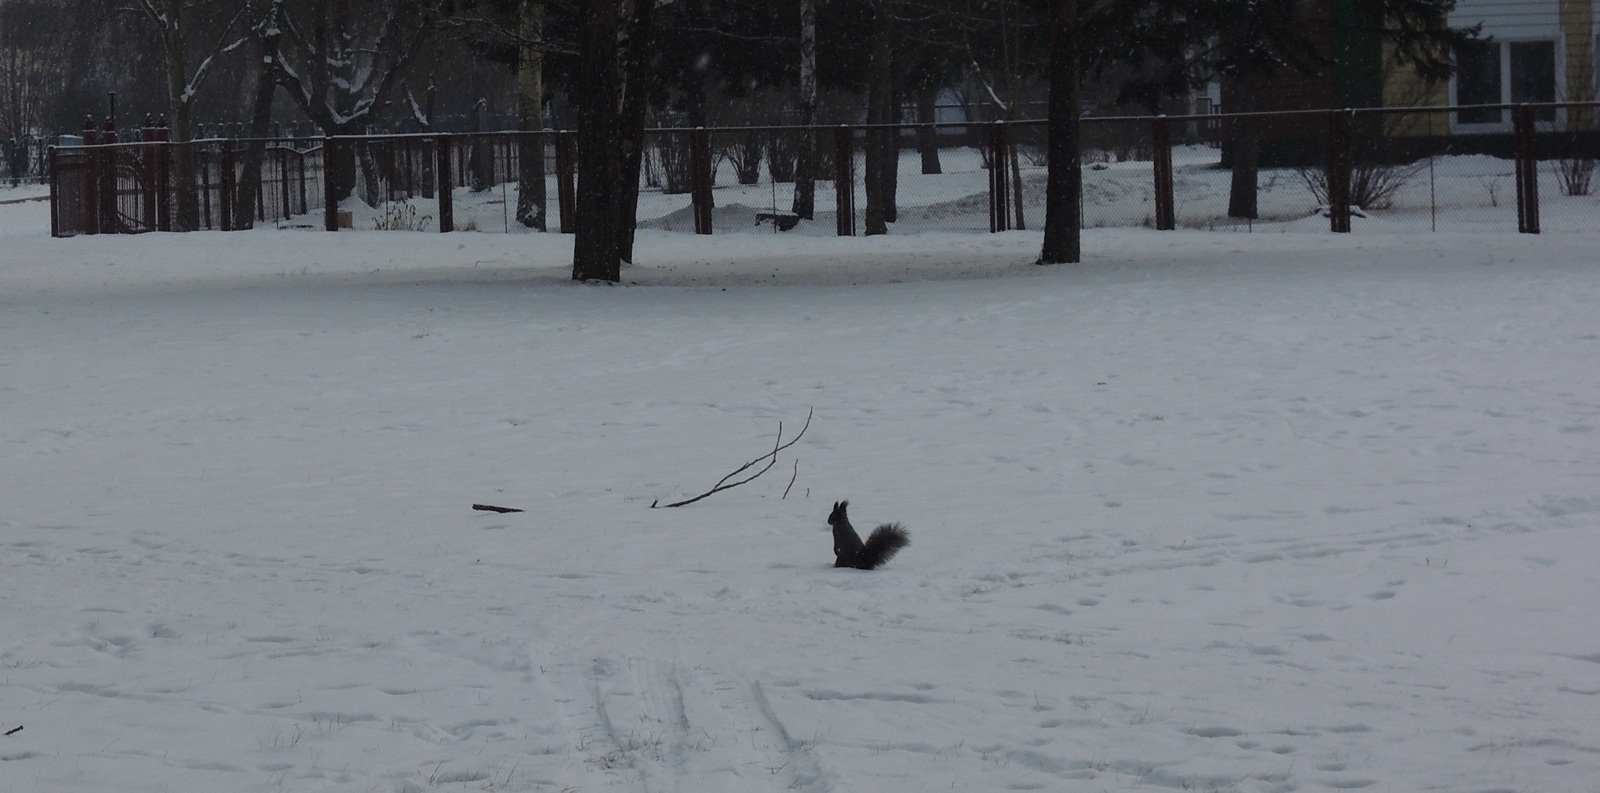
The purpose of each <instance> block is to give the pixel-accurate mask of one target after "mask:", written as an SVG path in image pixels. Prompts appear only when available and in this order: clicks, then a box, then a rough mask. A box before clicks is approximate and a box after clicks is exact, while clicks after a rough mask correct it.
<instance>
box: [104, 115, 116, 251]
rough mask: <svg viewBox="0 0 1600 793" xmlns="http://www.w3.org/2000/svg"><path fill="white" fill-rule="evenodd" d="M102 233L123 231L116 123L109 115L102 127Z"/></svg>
mask: <svg viewBox="0 0 1600 793" xmlns="http://www.w3.org/2000/svg"><path fill="white" fill-rule="evenodd" d="M99 140H100V143H101V145H103V146H105V148H103V149H101V150H100V154H101V156H100V174H99V178H100V233H102V234H115V233H117V232H118V231H121V228H120V224H119V223H118V222H117V150H116V149H115V148H113V145H114V144H116V142H117V128H116V124H115V123H114V122H113V121H112V120H111V118H110V117H109V116H108V117H106V121H105V124H104V125H103V126H101V128H100V138H99Z"/></svg>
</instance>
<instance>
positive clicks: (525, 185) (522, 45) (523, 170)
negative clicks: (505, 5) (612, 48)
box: [517, 0, 546, 231]
mask: <svg viewBox="0 0 1600 793" xmlns="http://www.w3.org/2000/svg"><path fill="white" fill-rule="evenodd" d="M543 35H544V0H522V2H521V3H520V5H519V9H518V18H517V37H518V39H519V40H520V41H519V44H518V50H517V54H518V57H517V129H519V130H521V131H523V132H525V133H526V132H538V131H539V130H542V129H544V55H543V54H542V53H541V52H540V51H539V49H538V47H536V46H535V42H537V41H539V40H540V39H541V38H542V37H543ZM544 148H545V139H544V137H543V136H542V135H522V136H520V137H518V138H517V222H518V223H521V224H522V225H524V226H526V227H528V228H533V229H538V230H540V231H544V230H545V229H546V220H545V199H546V196H545V189H544V188H545V185H544Z"/></svg>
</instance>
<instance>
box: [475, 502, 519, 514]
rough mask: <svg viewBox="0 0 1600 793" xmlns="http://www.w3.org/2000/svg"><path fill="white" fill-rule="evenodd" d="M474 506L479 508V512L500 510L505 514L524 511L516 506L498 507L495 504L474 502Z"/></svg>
mask: <svg viewBox="0 0 1600 793" xmlns="http://www.w3.org/2000/svg"><path fill="white" fill-rule="evenodd" d="M472 508H473V509H475V510H478V511H479V512H499V513H502V514H504V513H506V512H521V511H522V510H520V509H517V508H516V507H497V506H495V505H493V504H473V505H472Z"/></svg>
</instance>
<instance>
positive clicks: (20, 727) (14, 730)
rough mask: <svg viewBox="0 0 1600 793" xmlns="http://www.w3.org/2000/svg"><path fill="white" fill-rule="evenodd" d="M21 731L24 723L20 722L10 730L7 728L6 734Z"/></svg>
mask: <svg viewBox="0 0 1600 793" xmlns="http://www.w3.org/2000/svg"><path fill="white" fill-rule="evenodd" d="M19 732H22V725H20V724H18V725H17V726H15V727H12V728H11V729H9V730H6V735H16V734H17V733H19Z"/></svg>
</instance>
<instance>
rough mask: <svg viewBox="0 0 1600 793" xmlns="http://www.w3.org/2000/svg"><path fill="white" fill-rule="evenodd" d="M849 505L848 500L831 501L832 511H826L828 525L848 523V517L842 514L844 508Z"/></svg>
mask: <svg viewBox="0 0 1600 793" xmlns="http://www.w3.org/2000/svg"><path fill="white" fill-rule="evenodd" d="M849 506H850V502H848V501H835V502H833V511H832V512H830V513H828V525H829V526H837V525H839V524H840V523H849V522H850V519H849V518H847V517H845V514H844V511H845V509H846V508H848V507H849Z"/></svg>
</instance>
